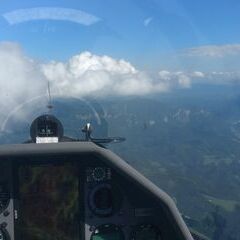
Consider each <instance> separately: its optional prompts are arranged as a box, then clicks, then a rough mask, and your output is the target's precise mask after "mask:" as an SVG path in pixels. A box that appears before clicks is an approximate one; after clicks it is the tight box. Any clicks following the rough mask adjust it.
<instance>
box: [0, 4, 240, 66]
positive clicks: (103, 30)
mask: <svg viewBox="0 0 240 240" xmlns="http://www.w3.org/2000/svg"><path fill="white" fill-rule="evenodd" d="M36 8H37V9H38V10H37V9H36ZM43 8H45V9H44V10H43ZM47 8H49V9H50V10H51V9H52V11H49V12H48V14H46V15H45V18H44V16H42V18H40V15H41V11H42V12H43V11H45V12H46V11H47ZM41 9H42V10H41ZM54 9H55V12H54ZM59 9H60V10H59ZM64 9H65V12H67V11H68V10H69V9H71V10H76V11H81V13H79V15H81V14H83V13H86V14H89V15H90V16H91V17H92V18H95V19H93V20H92V22H91V19H90V20H89V19H88V20H87V19H85V20H84V19H83V21H82V22H76V21H68V20H66V19H67V18H65V20H64V19H61V14H63V12H64ZM19 10H22V11H19ZM34 10H35V12H34ZM14 11H15V14H14ZM69 11H70V10H69ZM239 11H240V2H239V1H237V0H222V1H218V0H211V1H208V0H202V1H192V0H182V1H180V0H147V1H146V0H122V1H114V0H104V1H103V0H88V1H86V0H75V1H73V0H64V1H63V0H51V1H49V0H48V1H47V0H42V1H32V0H31V1H30V0H22V1H18V0H14V1H12V0H2V1H1V3H0V40H2V41H14V42H18V43H20V44H21V46H22V47H23V49H24V50H25V51H26V52H27V54H29V55H30V56H32V57H35V58H39V59H41V60H51V59H55V60H67V59H68V58H70V57H71V56H73V55H74V54H76V53H80V52H83V51H91V52H93V53H94V54H100V55H103V54H105V55H109V56H112V57H114V58H124V59H126V60H128V61H130V62H132V63H133V64H136V65H137V66H140V67H143V68H147V69H151V70H152V69H154V70H155V69H156V68H158V67H161V64H162V65H163V66H164V65H166V66H168V65H171V63H172V64H173V61H174V60H173V59H171V58H170V60H167V61H164V60H165V59H164V58H166V57H168V58H169V57H170V55H171V54H175V52H176V51H179V50H183V49H188V48H194V47H199V46H206V45H227V44H237V43H239V39H240V31H239V27H240V21H239ZM39 12H40V13H39ZM57 12H60V13H59V14H57ZM11 13H12V14H11ZM34 14H35V18H34V16H33V15H34ZM71 14H72V13H69V14H68V13H66V15H67V17H70V15H71ZM31 15H32V16H31ZM53 15H56V18H55V19H50V17H49V16H53ZM27 16H29V17H27ZM16 18H18V20H16ZM80 18H81V16H80ZM14 19H15V20H14ZM84 21H85V22H84ZM88 21H90V22H88ZM181 61H183V60H181ZM164 62H165V64H164ZM166 62H167V63H166ZM169 62H170V63H169Z"/></svg>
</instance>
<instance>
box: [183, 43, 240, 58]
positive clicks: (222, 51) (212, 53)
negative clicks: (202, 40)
mask: <svg viewBox="0 0 240 240" xmlns="http://www.w3.org/2000/svg"><path fill="white" fill-rule="evenodd" d="M183 55H186V56H190V57H212V58H222V57H225V56H233V55H240V44H226V45H207V46H201V47H195V48H189V49H186V50H184V51H183Z"/></svg>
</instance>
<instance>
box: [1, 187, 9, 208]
mask: <svg viewBox="0 0 240 240" xmlns="http://www.w3.org/2000/svg"><path fill="white" fill-rule="evenodd" d="M9 201H10V194H9V192H8V190H7V186H6V185H5V184H0V213H2V212H3V211H4V210H5V209H6V208H7V206H8V204H9Z"/></svg>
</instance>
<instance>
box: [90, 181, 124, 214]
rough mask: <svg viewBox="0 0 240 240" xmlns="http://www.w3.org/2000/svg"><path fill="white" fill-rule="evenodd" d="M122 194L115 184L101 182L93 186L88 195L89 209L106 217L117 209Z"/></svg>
mask: <svg viewBox="0 0 240 240" xmlns="http://www.w3.org/2000/svg"><path fill="white" fill-rule="evenodd" d="M121 203H122V195H121V193H120V191H119V190H118V188H117V187H116V186H114V187H113V186H112V185H111V184H107V183H102V184H99V185H97V186H96V187H95V188H93V189H92V190H91V192H90V194H89V197H88V204H89V208H90V210H91V211H92V212H93V213H94V214H95V215H98V216H100V217H108V216H111V215H113V214H114V213H115V212H116V211H117V210H119V208H120V206H121Z"/></svg>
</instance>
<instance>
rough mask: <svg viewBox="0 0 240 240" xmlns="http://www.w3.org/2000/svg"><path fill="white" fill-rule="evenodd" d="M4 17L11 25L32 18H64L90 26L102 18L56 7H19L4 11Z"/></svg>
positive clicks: (64, 19)
mask: <svg viewBox="0 0 240 240" xmlns="http://www.w3.org/2000/svg"><path fill="white" fill-rule="evenodd" d="M3 17H4V18H5V19H6V20H7V22H8V23H9V24H10V25H13V24H19V23H22V22H27V21H32V20H63V21H70V22H75V23H78V24H83V25H86V26H89V25H92V24H94V23H96V22H98V21H100V18H98V17H96V16H94V15H91V14H89V13H86V12H83V11H81V10H76V9H70V8H54V7H52V8H50V7H38V8H28V9H18V10H15V11H12V12H7V13H4V14H3Z"/></svg>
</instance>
